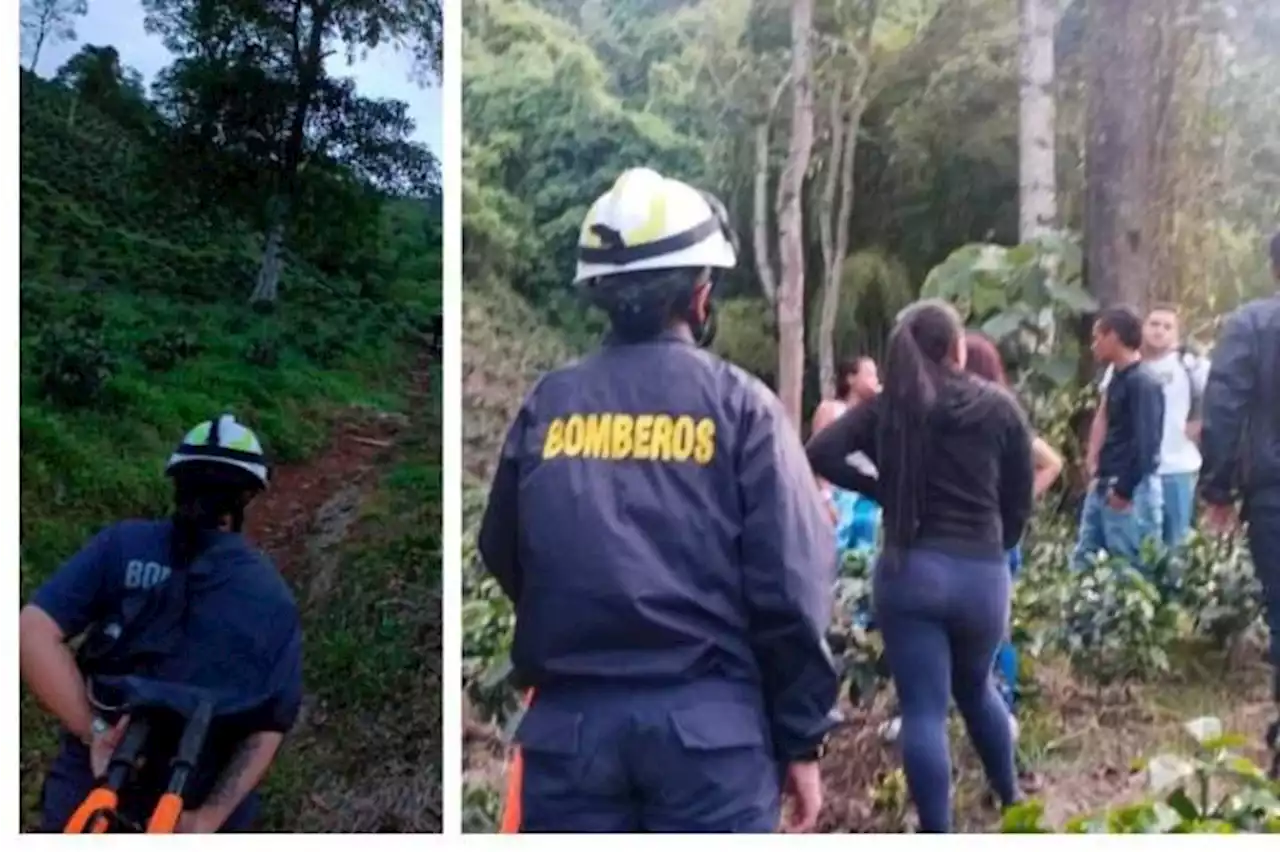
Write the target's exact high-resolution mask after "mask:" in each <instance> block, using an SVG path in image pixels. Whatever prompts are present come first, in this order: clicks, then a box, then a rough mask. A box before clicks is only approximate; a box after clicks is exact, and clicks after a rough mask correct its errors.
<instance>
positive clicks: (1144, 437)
mask: <svg viewBox="0 0 1280 852" xmlns="http://www.w3.org/2000/svg"><path fill="white" fill-rule="evenodd" d="M1144 378H1146V377H1145V376H1141V377H1135V380H1134V381H1133V384H1134V387H1133V390H1132V392H1131V393H1129V394H1128V402H1129V416H1130V418H1132V420H1131V422H1132V423H1133V456H1132V457H1131V458H1130V459H1129V464H1128V467H1127V469H1126V470H1125V473H1124V475H1123V476H1121V477H1119V478H1118V480H1117V481H1116V486H1115V491H1116V494H1117V495H1119V496H1120V497H1123V498H1124V499H1125V500H1132V499H1133V494H1134V492H1135V491H1137V489H1138V485H1139V484H1141V483H1142V481H1143V480H1144V479H1146V478H1147V477H1148V476H1151V475H1152V474H1153V473H1155V472H1156V468H1157V467H1158V465H1159V462H1160V441H1161V439H1162V438H1163V437H1164V391H1163V390H1161V389H1160V385H1158V384H1156V383H1155V382H1154V381H1140V380H1138V379H1144Z"/></svg>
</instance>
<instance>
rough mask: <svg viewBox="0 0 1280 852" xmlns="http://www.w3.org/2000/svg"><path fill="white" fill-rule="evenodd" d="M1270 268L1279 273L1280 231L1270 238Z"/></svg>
mask: <svg viewBox="0 0 1280 852" xmlns="http://www.w3.org/2000/svg"><path fill="white" fill-rule="evenodd" d="M1271 268H1272V269H1274V270H1276V271H1277V272H1280V231H1276V235H1275V236H1274V237H1272V238H1271Z"/></svg>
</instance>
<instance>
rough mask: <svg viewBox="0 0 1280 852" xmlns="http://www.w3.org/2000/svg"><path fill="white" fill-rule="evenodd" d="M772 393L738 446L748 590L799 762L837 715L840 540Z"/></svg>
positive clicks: (773, 690) (750, 418)
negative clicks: (832, 644) (831, 641)
mask: <svg viewBox="0 0 1280 852" xmlns="http://www.w3.org/2000/svg"><path fill="white" fill-rule="evenodd" d="M766 394H767V392H766V391H763V390H758V391H756V392H755V393H754V394H753V397H754V398H753V400H752V402H751V404H750V409H749V410H748V411H747V412H746V414H745V417H744V418H743V428H744V433H743V439H742V441H741V442H740V444H739V450H738V459H737V463H738V481H739V488H740V489H741V496H742V502H743V507H744V525H743V526H744V532H743V541H742V554H743V562H744V565H743V574H744V589H745V592H746V600H747V606H748V610H749V613H750V632H751V645H752V650H753V652H754V654H755V657H756V660H757V664H758V665H759V666H760V671H761V676H762V679H763V685H764V691H765V696H766V700H767V703H768V710H769V716H770V721H771V723H772V728H773V741H774V748H775V750H776V752H777V755H778V757H779V759H781V760H783V761H791V760H797V759H801V758H803V757H805V756H806V754H807V753H808V752H809V751H810V750H811V749H814V748H816V747H817V746H818V745H819V744H820V743H821V742H822V740H823V739H824V738H825V737H826V735H827V733H828V732H829V731H830V730H831V728H832V727H833V725H834V723H835V719H836V715H835V713H834V711H835V707H836V702H837V698H838V694H839V690H840V685H839V674H838V672H837V670H836V666H835V662H834V661H833V660H832V658H831V652H830V649H829V648H828V647H827V642H826V631H827V628H828V627H829V625H830V622H831V616H832V609H833V606H834V603H833V590H834V585H835V573H836V572H835V569H836V542H835V533H834V530H833V529H832V526H831V522H830V520H829V519H828V517H827V514H826V511H825V509H824V507H823V504H822V500H821V497H820V496H819V493H818V489H817V486H816V484H815V483H814V480H813V474H812V472H811V471H810V469H809V465H808V464H807V463H806V460H805V456H804V451H803V448H802V447H801V444H800V438H799V436H798V435H797V434H796V431H795V429H794V427H793V426H792V425H791V423H790V421H789V420H788V419H787V417H786V415H785V414H783V412H782V407H781V405H779V404H778V402H777V400H776V399H773V398H772V396H771V395H768V396H766Z"/></svg>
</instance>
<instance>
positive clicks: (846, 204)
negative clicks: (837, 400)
mask: <svg viewBox="0 0 1280 852" xmlns="http://www.w3.org/2000/svg"><path fill="white" fill-rule="evenodd" d="M865 79H866V78H865V75H863V76H862V77H860V78H859V80H858V83H857V86H856V88H855V89H854V91H855V93H856V94H855V95H854V97H853V103H852V104H850V105H849V108H848V114H847V116H846V117H845V127H844V131H843V133H842V134H841V137H842V143H843V144H842V145H841V146H840V163H839V165H840V180H839V184H840V208H839V210H838V212H837V213H836V219H835V246H834V248H833V250H832V253H831V259H830V261H829V262H828V263H827V266H826V269H825V276H824V280H823V286H822V315H821V318H820V319H819V322H818V377H819V381H821V382H822V397H823V399H827V398H829V397H831V396H833V395H834V394H835V391H836V346H835V336H836V319H837V318H838V317H839V315H840V285H841V284H843V283H844V260H845V257H846V256H847V255H848V254H849V219H850V218H851V217H852V216H853V164H854V159H855V158H856V157H857V153H858V130H859V129H860V128H861V127H862V110H863V108H864V107H865V105H866V101H865V99H864V95H863V92H862V87H863V85H864V84H865ZM832 156H833V157H834V156H835V154H834V153H833V154H832ZM832 166H833V167H834V166H835V164H834V163H833V164H832Z"/></svg>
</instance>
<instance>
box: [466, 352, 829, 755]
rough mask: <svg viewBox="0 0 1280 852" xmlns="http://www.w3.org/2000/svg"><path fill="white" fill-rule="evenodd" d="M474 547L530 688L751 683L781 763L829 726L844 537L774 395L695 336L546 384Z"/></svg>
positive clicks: (578, 369)
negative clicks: (508, 618) (500, 599)
mask: <svg viewBox="0 0 1280 852" xmlns="http://www.w3.org/2000/svg"><path fill="white" fill-rule="evenodd" d="M479 549H480V554H481V557H482V559H483V561H484V564H485V565H486V566H487V568H488V570H489V571H490V572H492V574H493V575H494V576H495V577H496V578H497V580H498V582H499V583H500V584H501V585H502V588H503V590H504V591H505V592H506V594H507V595H508V596H509V597H510V598H511V600H512V601H513V602H514V604H515V607H516V629H515V639H514V645H513V648H512V662H513V664H514V666H515V668H516V671H517V672H518V675H519V677H520V678H521V679H522V681H524V682H525V683H527V684H528V685H531V686H543V685H546V684H551V683H556V682H576V683H584V682H590V681H593V680H608V681H609V682H612V683H617V682H619V681H621V682H626V681H631V682H634V683H636V684H645V683H662V684H678V683H682V682H692V681H696V680H700V679H707V678H721V679H726V680H734V681H740V682H750V683H758V684H759V686H760V688H761V690H762V691H763V693H764V698H765V702H766V705H767V707H768V711H769V715H770V718H771V722H772V727H773V732H772V733H773V740H774V746H775V749H776V750H777V751H778V752H779V754H780V756H781V757H783V758H786V757H788V756H796V755H799V754H802V753H803V752H804V751H806V750H807V749H809V748H811V747H813V746H814V745H815V744H816V743H817V742H818V741H820V740H821V738H822V737H823V736H824V735H825V734H826V732H827V731H828V730H829V729H830V727H831V720H830V713H831V711H832V710H833V708H834V707H835V704H836V700H837V694H838V690H839V683H838V674H837V672H836V668H835V665H834V662H833V660H832V658H831V656H830V653H829V651H828V648H827V645H826V642H825V633H826V628H827V626H828V623H829V621H830V618H831V615H832V606H833V600H832V598H833V584H834V581H835V570H836V559H835V554H836V546H835V539H834V535H833V531H832V528H831V523H830V520H829V517H828V515H827V513H826V509H825V507H824V505H823V503H822V499H821V497H820V495H819V492H818V488H817V484H816V482H815V480H814V476H813V473H812V472H811V471H810V469H809V465H808V464H807V462H806V460H805V456H804V452H803V449H802V446H801V443H800V439H799V436H798V435H797V434H796V432H795V428H794V426H793V425H792V424H791V422H790V421H789V420H788V419H787V417H786V415H785V414H784V413H783V411H782V408H781V405H780V404H779V402H778V400H777V398H776V397H775V396H774V395H773V394H772V393H771V392H770V391H769V390H768V389H767V388H766V387H765V386H764V385H763V384H761V383H760V382H759V381H758V380H756V379H755V378H753V377H751V376H750V375H748V374H747V373H745V372H743V371H742V370H740V369H738V368H736V367H734V366H732V365H730V364H728V363H726V362H725V361H722V360H721V359H719V358H717V357H716V356H715V355H712V354H710V353H708V352H706V351H704V350H701V349H698V348H697V347H695V346H694V345H693V344H692V343H691V342H690V341H689V340H688V339H687V337H684V336H681V335H678V334H675V333H670V334H665V335H663V336H661V337H659V338H657V339H655V340H653V341H649V342H646V343H640V344H626V345H623V344H609V345H606V346H605V347H604V348H603V350H602V351H600V352H598V353H596V354H594V355H592V356H590V357H588V358H586V359H585V360H583V361H581V362H579V363H576V364H573V365H570V366H567V367H564V368H562V369H558V370H555V371H553V372H551V373H549V374H547V375H545V376H544V377H543V378H542V379H541V380H540V381H538V382H537V384H536V385H535V386H534V388H533V389H532V391H531V392H530V393H529V396H528V398H527V399H526V400H525V402H524V405H523V407H522V408H521V409H520V412H519V414H518V415H517V416H516V418H515V422H514V423H513V424H512V426H511V429H510V432H509V434H508V435H507V439H506V443H505V446H504V447H503V450H502V456H501V459H500V461H499V465H498V469H497V472H496V474H495V476H494V480H493V486H492V490H491V491H490V494H489V504H488V507H487V509H486V512H485V516H484V521H483V524H482V527H481V530H480V536H479Z"/></svg>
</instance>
